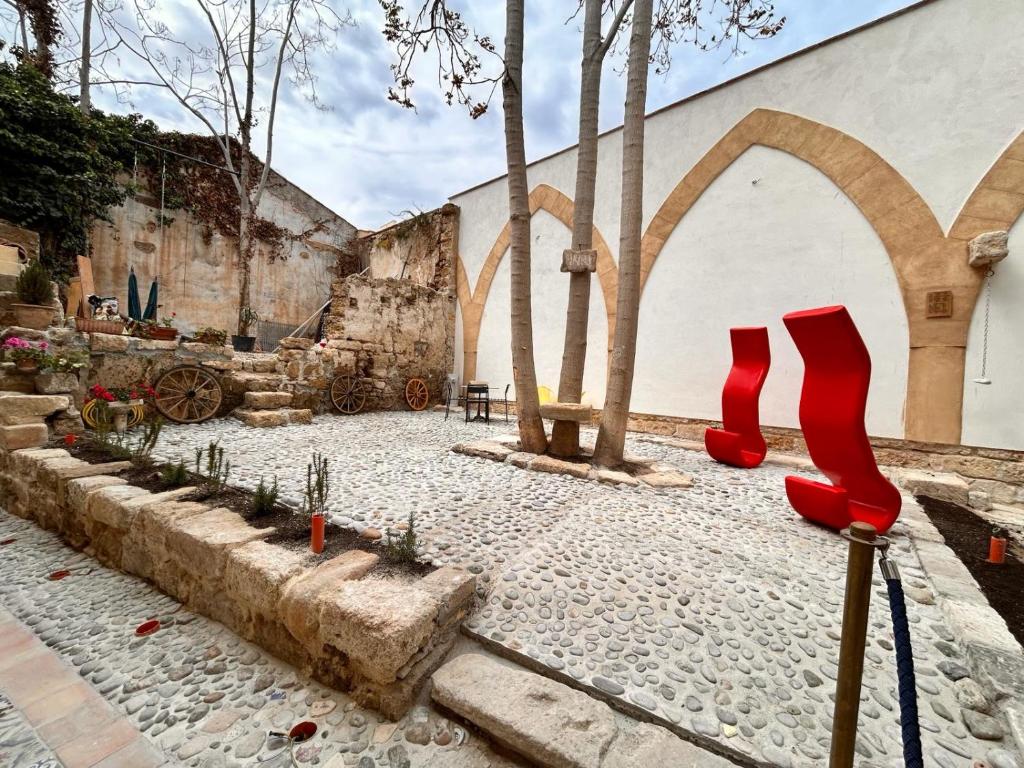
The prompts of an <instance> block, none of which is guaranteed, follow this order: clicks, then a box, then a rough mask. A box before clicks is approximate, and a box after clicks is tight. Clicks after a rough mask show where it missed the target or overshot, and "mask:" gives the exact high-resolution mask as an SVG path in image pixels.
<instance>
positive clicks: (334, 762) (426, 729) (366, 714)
mask: <svg viewBox="0 0 1024 768" xmlns="http://www.w3.org/2000/svg"><path fill="white" fill-rule="evenodd" d="M7 538H14V539H15V541H14V543H12V544H9V545H7V546H5V547H3V550H2V556H0V603H2V604H3V605H4V607H6V608H7V610H9V611H10V612H11V613H12V614H14V615H15V616H16V617H17V618H18V619H19V620H20V621H22V622H23V623H25V624H27V625H29V626H30V627H31V628H32V630H33V631H34V632H35V633H36V634H37V635H38V636H39V638H40V639H41V640H42V641H43V642H45V643H46V645H48V646H49V647H50V648H52V649H53V650H54V651H55V652H57V653H58V654H59V655H60V656H61V657H62V658H63V659H64V660H65V662H66V663H68V664H70V665H72V666H73V667H74V668H75V669H77V670H78V672H79V674H80V675H81V676H82V677H83V679H85V680H86V681H87V682H89V683H90V684H91V685H92V686H93V687H94V688H95V689H96V690H97V691H98V692H99V693H100V694H101V695H103V696H104V697H105V698H107V700H108V701H110V702H111V703H112V704H114V705H115V706H116V707H118V708H119V709H120V710H121V711H122V712H123V713H124V714H125V716H126V717H127V718H128V719H129V721H130V722H131V723H132V724H133V725H134V726H135V727H137V728H138V729H139V730H140V731H142V733H143V734H144V735H145V736H146V737H147V738H148V739H149V740H150V741H151V742H153V743H154V744H156V746H158V747H159V748H160V749H161V750H162V751H163V752H164V754H165V755H167V757H168V763H167V764H168V765H174V766H202V768H233V767H242V766H256V765H259V766H264V768H285V767H286V766H291V765H293V763H292V762H291V758H290V757H289V755H288V753H287V751H281V748H280V747H279V746H278V742H277V741H275V740H272V739H271V738H270V737H269V736H268V734H269V732H270V731H287V730H289V729H290V728H291V727H292V726H293V725H295V724H297V723H299V722H302V721H307V720H308V721H312V722H314V723H316V724H317V726H318V731H317V733H316V735H315V736H314V737H313V739H312V740H310V741H308V742H306V743H304V744H297V745H295V748H294V750H293V753H294V759H295V764H297V765H300V766H306V765H310V766H325V767H326V768H342V766H356V767H357V768H416V767H417V766H431V767H432V768H443V767H446V766H452V767H453V768H454V767H455V766H459V767H462V768H488V766H506V765H507V763H506V762H505V761H504V760H501V759H499V758H496V757H494V756H493V753H491V752H490V750H489V749H488V748H487V746H486V745H485V744H484V743H483V742H482V741H481V740H480V739H479V738H477V737H474V736H471V735H470V734H469V733H468V732H467V731H466V730H465V729H463V728H462V727H460V726H458V725H457V724H454V723H452V722H451V721H449V720H447V719H446V718H444V717H442V716H440V715H439V714H438V713H436V712H435V711H433V710H432V709H431V708H428V707H426V706H417V707H414V708H413V709H412V710H411V711H410V712H409V713H408V714H407V715H406V717H405V718H404V719H403V720H401V721H400V722H397V723H393V722H389V721H387V720H384V719H382V718H381V717H380V716H378V715H377V714H375V713H374V712H372V711H369V710H366V709H363V708H361V707H359V706H357V705H356V704H355V702H353V701H352V700H350V699H349V698H348V697H347V696H345V695H344V694H342V693H339V692H337V691H334V690H331V689H329V688H325V687H323V686H321V685H319V684H317V683H316V682H314V681H311V680H309V679H307V678H305V677H303V676H301V675H299V674H297V673H296V671H295V669H294V668H292V667H290V666H289V665H287V664H284V663H283V662H281V661H279V660H277V659H275V658H274V657H272V656H270V655H269V654H267V653H265V652H264V651H263V650H261V649H260V648H259V647H258V646H255V645H252V644H251V643H248V642H246V641H245V640H242V639H241V638H239V637H238V636H237V635H235V634H234V633H232V632H231V631H229V630H227V629H226V628H224V627H223V626H222V625H220V624H218V623H216V622H213V621H210V620H208V619H206V618H204V617H202V616H199V615H196V614H193V613H191V612H189V611H188V610H186V609H184V608H183V607H182V606H181V605H180V604H179V603H177V602H176V601H175V600H173V599H172V598H170V597H168V596H166V595H164V594H162V593H160V592H159V591H157V590H156V589H154V588H153V587H151V586H150V585H148V584H146V583H145V582H143V581H141V580H140V579H137V578H135V577H132V576H129V575H126V574H123V573H120V572H118V571H113V570H110V569H108V568H104V567H102V566H100V565H98V564H97V563H96V561H95V560H93V559H92V558H90V557H89V556H87V555H85V554H83V553H80V552H76V551H74V550H72V549H70V548H69V547H67V546H66V545H65V544H64V543H63V542H61V541H60V539H59V538H57V537H56V536H55V535H53V534H51V533H49V532H47V531H43V530H41V529H40V528H38V527H37V526H36V525H35V524H34V523H31V522H28V521H25V520H22V519H20V518H17V517H14V516H13V515H10V514H9V513H7V512H4V511H3V510H0V539H7ZM60 569H67V570H70V571H71V575H69V576H68V577H66V578H64V579H62V580H60V581H50V580H48V579H47V578H46V576H47V574H49V573H51V572H53V571H55V570H60ZM151 618H157V619H159V620H160V622H161V628H160V629H159V630H158V631H157V632H156V633H155V634H152V635H149V636H147V637H141V638H140V637H136V636H135V628H136V626H138V625H139V624H140V623H141V622H143V621H146V620H148V619H151ZM11 709H12V708H9V707H8V706H6V700H5V699H4V698H3V697H2V695H0V766H4V768H8V766H16V767H17V768H27V767H28V766H37V768H50V767H51V766H59V763H58V762H56V761H53V760H52V755H51V754H50V752H49V750H47V749H46V748H45V747H44V746H43V745H42V744H41V743H40V742H39V741H38V739H36V738H35V736H34V734H33V732H32V731H31V729H30V728H29V727H28V725H27V723H25V722H24V720H22V719H21V717H20V716H19V715H18V714H17V712H16V711H13V712H12V711H11ZM275 755H276V756H275ZM48 760H49V762H48Z"/></svg>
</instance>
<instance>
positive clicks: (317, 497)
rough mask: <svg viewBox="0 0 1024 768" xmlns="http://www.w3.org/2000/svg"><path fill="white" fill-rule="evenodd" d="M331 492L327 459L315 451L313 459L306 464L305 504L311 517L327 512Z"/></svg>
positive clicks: (306, 510)
mask: <svg viewBox="0 0 1024 768" xmlns="http://www.w3.org/2000/svg"><path fill="white" fill-rule="evenodd" d="M330 492H331V483H330V478H329V477H328V474H327V459H326V458H324V457H323V456H322V455H320V454H319V453H314V454H313V461H312V462H310V463H309V464H307V465H306V499H305V503H304V506H303V509H304V510H305V512H306V514H308V515H309V516H310V517H312V516H313V515H323V514H325V513H326V512H327V497H328V496H329V495H330Z"/></svg>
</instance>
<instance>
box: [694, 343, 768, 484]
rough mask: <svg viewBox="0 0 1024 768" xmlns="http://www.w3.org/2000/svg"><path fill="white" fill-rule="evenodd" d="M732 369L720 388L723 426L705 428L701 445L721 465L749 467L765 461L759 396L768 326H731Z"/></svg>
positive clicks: (765, 365) (765, 374) (765, 367)
mask: <svg viewBox="0 0 1024 768" xmlns="http://www.w3.org/2000/svg"><path fill="white" fill-rule="evenodd" d="M729 338H730V340H731V342H732V369H731V370H730V371H729V376H728V377H727V378H726V380H725V387H723V389H722V429H711V428H709V429H707V430H706V431H705V432H704V446H705V447H706V448H707V450H708V453H709V454H710V455H711V458H713V459H715V460H716V461H720V462H722V463H723V464H730V465H732V466H734V467H742V468H744V469H750V468H752V467H756V466H757V465H758V464H760V463H761V462H762V461H764V457H765V454H766V453H767V452H768V447H767V446H766V445H765V442H764V438H763V437H762V436H761V423H760V419H759V417H758V407H757V406H758V399H759V398H760V396H761V387H763V386H764V380H765V379H766V378H767V377H768V368H769V367H770V366H771V362H772V356H771V349H770V347H769V344H768V329H767V328H730V329H729Z"/></svg>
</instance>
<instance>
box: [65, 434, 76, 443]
mask: <svg viewBox="0 0 1024 768" xmlns="http://www.w3.org/2000/svg"><path fill="white" fill-rule="evenodd" d="M77 439H78V436H77V435H64V445H74V444H75V441H76V440H77Z"/></svg>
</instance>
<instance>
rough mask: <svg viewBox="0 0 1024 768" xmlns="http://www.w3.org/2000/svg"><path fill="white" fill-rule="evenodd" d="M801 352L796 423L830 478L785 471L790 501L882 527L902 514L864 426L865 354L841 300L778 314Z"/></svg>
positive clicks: (841, 522)
mask: <svg viewBox="0 0 1024 768" xmlns="http://www.w3.org/2000/svg"><path fill="white" fill-rule="evenodd" d="M782 322H783V323H785V324H786V328H787V329H788V330H789V333H790V335H791V336H792V337H793V341H794V342H796V346H797V349H798V350H799V351H800V355H801V356H802V357H803V359H804V384H803V390H802V391H801V393H800V427H801V429H803V433H804V440H805V441H806V443H807V452H808V453H809V454H810V455H811V459H812V460H813V461H814V465H815V466H816V467H817V468H818V469H819V470H821V472H822V473H823V474H824V475H825V476H826V477H827V478H828V479H829V480H831V481H832V485H827V484H825V483H817V482H814V481H813V480H808V479H806V478H802V477H794V476H790V477H787V478H786V495H787V496H788V497H789V502H790V504H792V505H793V508H794V509H795V510H796V511H797V512H799V513H800V514H801V515H803V516H804V517H806V518H807V519H808V520H813V521H814V522H816V523H821V524H822V525H826V526H828V527H829V528H834V529H836V530H842V529H843V528H847V527H849V525H850V523H852V522H855V521H857V522H864V523H870V524H871V525H873V526H875V528H877V529H878V532H879V533H885V532H886V531H888V530H889V528H891V527H892V524H893V523H895V522H896V518H897V517H899V514H900V506H901V504H902V499H901V498H900V492H899V490H898V489H897V488H896V487H895V486H894V485H893V484H892V483H890V482H889V481H888V480H886V479H885V477H883V475H882V473H881V472H879V471H878V464H877V463H876V462H875V454H874V452H873V451H872V450H871V443H869V442H868V435H867V430H866V429H865V427H864V411H865V408H866V407H867V399H868V384H869V383H870V381H871V357H870V355H869V354H868V350H867V347H866V346H865V345H864V340H863V339H861V336H860V334H859V333H858V332H857V327H856V326H855V325H854V323H853V319H852V318H851V317H850V313H849V312H847V311H846V307H842V306H835V307H821V308H819V309H808V310H805V311H803V312H791V313H789V314H788V315H786V316H785V317H783V318H782Z"/></svg>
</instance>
